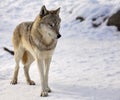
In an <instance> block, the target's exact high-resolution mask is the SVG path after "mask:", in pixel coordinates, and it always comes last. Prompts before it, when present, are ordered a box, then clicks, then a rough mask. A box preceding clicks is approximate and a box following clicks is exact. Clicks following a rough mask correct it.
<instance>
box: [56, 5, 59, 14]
mask: <svg viewBox="0 0 120 100" xmlns="http://www.w3.org/2000/svg"><path fill="white" fill-rule="evenodd" d="M59 13H60V7H59V8H58V9H57V10H56V14H58V15H59Z"/></svg>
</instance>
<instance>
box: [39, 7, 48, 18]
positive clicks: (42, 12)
mask: <svg viewBox="0 0 120 100" xmlns="http://www.w3.org/2000/svg"><path fill="white" fill-rule="evenodd" d="M47 13H48V11H47V9H46V7H45V5H43V6H42V8H41V11H40V17H43V16H45V15H47Z"/></svg>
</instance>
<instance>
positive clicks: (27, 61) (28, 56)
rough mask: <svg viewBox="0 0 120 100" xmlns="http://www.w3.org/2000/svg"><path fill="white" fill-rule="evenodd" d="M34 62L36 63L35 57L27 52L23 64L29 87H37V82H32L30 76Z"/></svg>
mask: <svg viewBox="0 0 120 100" xmlns="http://www.w3.org/2000/svg"><path fill="white" fill-rule="evenodd" d="M33 61H34V58H33V56H32V55H31V54H30V53H29V52H28V51H25V53H24V55H23V58H22V62H23V64H24V74H25V78H26V81H27V84H29V85H35V82H34V81H32V80H31V78H30V75H29V69H30V65H31V64H32V62H33Z"/></svg>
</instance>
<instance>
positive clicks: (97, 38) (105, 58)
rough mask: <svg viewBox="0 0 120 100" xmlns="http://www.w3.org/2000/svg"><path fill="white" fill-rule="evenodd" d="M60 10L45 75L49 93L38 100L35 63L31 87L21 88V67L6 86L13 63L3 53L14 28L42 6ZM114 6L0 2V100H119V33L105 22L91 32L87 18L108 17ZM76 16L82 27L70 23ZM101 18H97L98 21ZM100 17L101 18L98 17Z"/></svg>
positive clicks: (98, 0)
mask: <svg viewBox="0 0 120 100" xmlns="http://www.w3.org/2000/svg"><path fill="white" fill-rule="evenodd" d="M43 4H44V5H46V7H47V8H48V9H56V8H58V7H59V6H60V7H61V13H60V16H61V18H62V23H61V34H62V38H61V39H60V40H59V42H58V45H57V48H56V50H55V53H54V56H53V59H52V63H51V69H50V76H49V81H50V86H51V88H52V91H53V92H52V93H49V96H48V97H46V98H43V97H40V96H39V95H40V88H41V87H40V80H39V73H38V70H37V66H36V63H33V64H32V67H31V69H30V75H31V78H32V79H33V80H34V81H35V82H36V85H35V86H29V85H27V84H26V82H25V77H24V73H23V66H22V64H21V68H20V73H21V74H19V83H18V84H17V85H15V86H13V85H10V84H9V83H10V80H11V78H12V74H13V69H14V64H15V62H14V58H13V56H11V55H10V54H9V53H7V52H5V51H4V50H3V46H6V47H8V48H10V49H12V50H13V47H12V42H11V37H12V32H13V30H14V28H15V26H16V25H17V24H18V23H20V22H23V21H31V20H34V19H35V17H36V16H37V14H38V13H39V11H40V8H41V6H42V5H43ZM119 5H120V0H33V1H32V0H1V1H0V100H40V99H44V100H120V32H118V31H117V29H116V27H114V26H111V27H107V26H106V22H104V23H102V25H101V26H100V27H98V28H93V27H92V18H98V19H97V20H96V23H101V22H102V21H103V18H104V17H106V16H111V14H113V13H115V12H116V11H117V9H120V8H119ZM77 16H83V17H85V21H83V22H79V21H76V20H75V19H76V17H77ZM101 16H102V17H101ZM103 16H104V17H103Z"/></svg>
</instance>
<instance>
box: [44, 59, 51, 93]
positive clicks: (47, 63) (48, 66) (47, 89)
mask: <svg viewBox="0 0 120 100" xmlns="http://www.w3.org/2000/svg"><path fill="white" fill-rule="evenodd" d="M50 62H51V58H46V59H45V71H44V72H45V73H44V74H45V88H46V91H48V92H51V89H50V88H49V85H48V76H49V68H50Z"/></svg>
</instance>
